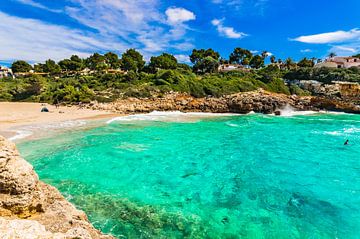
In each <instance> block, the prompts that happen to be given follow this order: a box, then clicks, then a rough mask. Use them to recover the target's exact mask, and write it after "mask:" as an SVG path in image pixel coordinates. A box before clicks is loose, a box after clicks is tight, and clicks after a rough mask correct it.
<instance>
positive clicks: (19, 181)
mask: <svg viewBox="0 0 360 239" xmlns="http://www.w3.org/2000/svg"><path fill="white" fill-rule="evenodd" d="M0 238H39V239H40V238H46V239H50V238H58V239H62V238H64V239H65V238H66V239H68V238H81V239H88V238H89V239H90V238H91V239H95V238H96V239H97V238H99V239H107V238H113V237H112V236H108V235H103V234H102V233H101V232H100V231H98V230H96V229H95V228H94V227H93V226H92V225H91V224H90V222H89V221H88V219H87V217H86V215H85V213H84V212H83V211H80V210H77V209H76V208H75V207H74V206H73V205H72V204H71V203H70V202H68V201H67V200H66V199H65V198H64V197H63V196H62V195H61V194H60V192H59V191H58V190H57V189H56V188H54V187H52V186H50V185H47V184H45V183H44V182H42V181H40V180H39V178H38V175H37V174H36V173H35V171H34V170H33V167H32V166H31V165H30V164H29V163H28V162H26V161H25V160H24V159H22V158H21V157H20V155H19V153H18V151H17V150H16V147H15V145H14V144H13V143H11V142H9V141H7V140H6V139H5V138H3V137H2V136H0Z"/></svg>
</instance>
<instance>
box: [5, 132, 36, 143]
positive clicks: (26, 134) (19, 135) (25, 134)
mask: <svg viewBox="0 0 360 239" xmlns="http://www.w3.org/2000/svg"><path fill="white" fill-rule="evenodd" d="M15 132H16V135H14V136H13V137H10V138H9V140H10V141H15V140H19V139H24V138H27V137H29V136H31V135H32V134H33V133H32V131H27V130H16V131H15Z"/></svg>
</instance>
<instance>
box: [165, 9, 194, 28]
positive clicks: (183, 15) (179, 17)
mask: <svg viewBox="0 0 360 239" xmlns="http://www.w3.org/2000/svg"><path fill="white" fill-rule="evenodd" d="M165 14H166V16H167V19H168V22H169V23H170V24H181V23H183V22H187V21H190V20H195V18H196V17H195V14H194V13H193V12H190V11H189V10H186V9H184V8H177V7H170V8H168V9H167V10H166V11H165Z"/></svg>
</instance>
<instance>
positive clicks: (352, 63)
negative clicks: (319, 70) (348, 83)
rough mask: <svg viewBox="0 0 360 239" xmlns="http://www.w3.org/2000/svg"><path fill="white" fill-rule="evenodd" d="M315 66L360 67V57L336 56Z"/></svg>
mask: <svg viewBox="0 0 360 239" xmlns="http://www.w3.org/2000/svg"><path fill="white" fill-rule="evenodd" d="M315 67H331V68H350V67H360V58H358V57H351V56H335V57H331V58H328V59H326V60H325V61H324V62H321V63H318V64H316V65H315Z"/></svg>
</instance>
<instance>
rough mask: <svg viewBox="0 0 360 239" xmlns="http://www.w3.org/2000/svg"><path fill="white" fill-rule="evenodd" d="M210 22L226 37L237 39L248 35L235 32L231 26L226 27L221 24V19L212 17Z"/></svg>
mask: <svg viewBox="0 0 360 239" xmlns="http://www.w3.org/2000/svg"><path fill="white" fill-rule="evenodd" d="M211 24H212V25H213V26H215V27H216V29H217V31H218V32H219V33H220V34H221V35H223V36H225V37H227V38H233V39H239V38H243V37H246V36H248V35H247V34H245V33H243V32H237V31H235V29H234V28H233V27H226V26H224V25H223V20H219V19H214V20H212V21H211Z"/></svg>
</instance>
